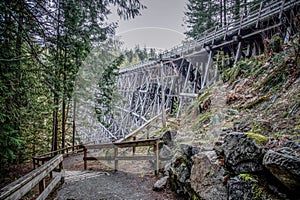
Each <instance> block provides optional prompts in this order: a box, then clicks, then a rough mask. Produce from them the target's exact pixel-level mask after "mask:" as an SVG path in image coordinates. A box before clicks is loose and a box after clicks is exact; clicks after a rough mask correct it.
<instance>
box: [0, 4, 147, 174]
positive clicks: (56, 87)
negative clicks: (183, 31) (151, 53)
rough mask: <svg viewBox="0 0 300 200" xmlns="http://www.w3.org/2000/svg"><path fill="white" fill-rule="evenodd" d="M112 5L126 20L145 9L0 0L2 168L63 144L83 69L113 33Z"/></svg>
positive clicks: (106, 5)
mask: <svg viewBox="0 0 300 200" xmlns="http://www.w3.org/2000/svg"><path fill="white" fill-rule="evenodd" d="M110 6H115V7H116V8H117V10H118V14H119V16H120V17H122V18H124V19H128V18H132V17H135V16H136V15H138V14H139V10H140V9H142V8H144V6H142V5H141V4H140V2H139V1H138V0H133V1H125V0H121V1H114V0H108V1H96V0H91V1H79V0H64V1H61V0H57V1H44V0H42V1H36V0H28V1H3V2H1V3H0V10H1V12H0V36H1V37H0V96H1V98H0V149H1V164H0V165H1V168H2V167H5V166H7V165H8V164H14V163H17V162H23V161H24V160H28V159H30V158H31V156H33V155H34V154H36V153H41V152H45V151H49V150H50V147H51V145H50V144H51V143H52V144H53V145H56V146H57V145H58V142H60V140H59V139H58V137H60V138H61V137H62V135H60V134H62V133H63V132H64V133H65V132H66V129H67V128H66V125H65V121H66V118H67V113H68V110H69V109H70V108H69V107H70V106H68V105H69V103H70V102H69V100H70V99H72V95H73V91H74V87H75V79H76V76H77V72H78V70H79V67H80V65H81V64H82V62H83V61H84V60H85V59H86V57H87V55H88V54H89V52H90V51H91V49H92V48H93V47H94V46H96V45H98V46H100V45H102V42H103V41H104V40H105V39H106V38H107V35H108V34H113V33H114V28H115V25H114V24H109V23H106V19H107V18H106V17H107V15H109V14H110ZM51 131H53V134H51ZM51 137H52V138H51ZM69 137H70V136H69ZM51 140H52V141H51ZM62 140H63V139H62Z"/></svg>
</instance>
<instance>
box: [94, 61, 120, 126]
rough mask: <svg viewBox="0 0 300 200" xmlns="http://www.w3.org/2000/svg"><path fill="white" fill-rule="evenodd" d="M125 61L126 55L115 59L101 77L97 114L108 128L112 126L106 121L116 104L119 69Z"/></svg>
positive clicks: (106, 67)
mask: <svg viewBox="0 0 300 200" xmlns="http://www.w3.org/2000/svg"><path fill="white" fill-rule="evenodd" d="M123 60H124V55H121V56H119V57H117V58H116V59H114V60H113V61H112V63H110V64H109V65H107V66H104V69H103V73H102V74H101V76H100V77H99V82H98V88H99V89H98V91H97V94H96V98H97V103H98V104H97V106H96V108H95V109H96V113H97V118H98V120H99V121H100V122H101V123H102V124H103V125H104V126H106V127H109V126H110V125H111V124H110V123H111V122H110V123H108V122H107V121H106V120H105V119H107V116H109V115H111V111H112V109H113V107H114V105H115V103H116V95H117V93H116V91H117V88H116V81H117V77H118V75H119V71H118V68H119V66H120V65H121V63H122V62H123Z"/></svg>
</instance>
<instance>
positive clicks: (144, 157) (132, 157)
mask: <svg viewBox="0 0 300 200" xmlns="http://www.w3.org/2000/svg"><path fill="white" fill-rule="evenodd" d="M115 159H116V160H155V156H137V155H136V156H118V157H116V158H115Z"/></svg>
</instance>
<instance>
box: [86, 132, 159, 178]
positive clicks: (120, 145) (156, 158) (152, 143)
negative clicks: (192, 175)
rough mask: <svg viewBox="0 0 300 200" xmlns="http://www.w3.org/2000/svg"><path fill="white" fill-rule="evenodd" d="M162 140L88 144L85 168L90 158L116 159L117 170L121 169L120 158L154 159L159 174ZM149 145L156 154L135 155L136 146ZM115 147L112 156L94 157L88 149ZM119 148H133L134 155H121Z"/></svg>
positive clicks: (156, 171) (156, 172)
mask: <svg viewBox="0 0 300 200" xmlns="http://www.w3.org/2000/svg"><path fill="white" fill-rule="evenodd" d="M159 142H160V139H159V138H155V139H146V140H136V141H128V142H114V143H105V144H96V145H86V146H85V147H84V156H83V160H84V169H85V170H86V169H87V161H88V160H107V161H108V160H110V161H114V166H115V171H117V170H118V169H119V166H118V164H119V160H154V161H155V174H158V170H159V155H158V150H159V149H158V144H159ZM142 146H149V147H153V152H154V155H135V148H136V147H142ZM108 148H111V149H114V155H113V156H110V157H105V156H104V157H92V156H88V155H87V153H88V150H95V149H98V150H100V149H108ZM119 148H132V151H133V155H132V156H120V155H119V154H118V149H119Z"/></svg>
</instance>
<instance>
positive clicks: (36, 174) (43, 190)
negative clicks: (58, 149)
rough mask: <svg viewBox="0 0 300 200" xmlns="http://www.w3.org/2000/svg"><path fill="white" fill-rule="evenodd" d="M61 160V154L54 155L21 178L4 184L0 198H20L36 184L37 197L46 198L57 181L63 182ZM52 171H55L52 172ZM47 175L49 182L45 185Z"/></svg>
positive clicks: (13, 199)
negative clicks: (37, 189) (37, 188)
mask: <svg viewBox="0 0 300 200" xmlns="http://www.w3.org/2000/svg"><path fill="white" fill-rule="evenodd" d="M62 161H63V155H56V156H55V157H53V158H52V159H50V160H49V161H48V162H47V163H45V164H44V165H42V166H40V167H39V168H36V169H34V170H33V171H31V172H30V173H28V174H26V175H25V176H23V177H22V178H20V179H18V180H16V181H14V182H12V183H10V184H9V185H7V186H5V187H4V188H2V189H1V190H0V199H1V200H2V199H5V200H8V199H11V200H16V199H20V198H21V197H23V196H24V195H26V194H27V193H28V192H29V191H30V190H32V189H33V188H34V187H35V186H36V185H38V184H39V193H40V195H39V197H38V198H37V199H38V200H41V199H46V197H47V196H48V195H49V194H50V193H51V191H52V190H53V188H54V187H55V186H56V185H57V184H58V183H59V182H61V183H63V182H64V170H63V166H62ZM53 171H55V172H57V173H52V172H53ZM53 175H54V176H53ZM47 177H49V178H50V183H49V184H48V185H47V187H46V181H45V179H46V178H47Z"/></svg>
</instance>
